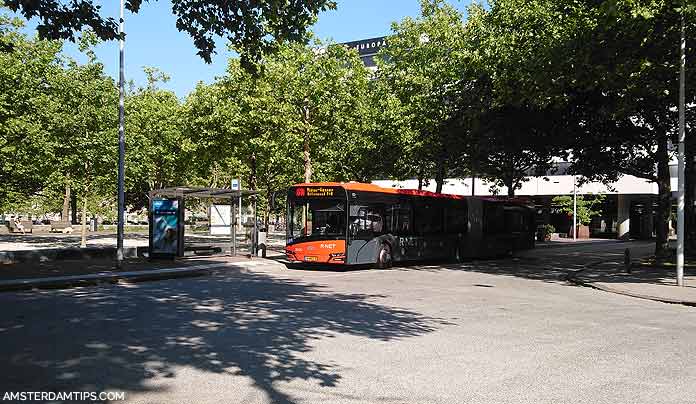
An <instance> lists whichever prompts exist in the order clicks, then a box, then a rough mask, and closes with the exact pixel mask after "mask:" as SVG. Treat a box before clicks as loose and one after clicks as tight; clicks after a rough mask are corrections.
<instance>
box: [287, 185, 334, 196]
mask: <svg viewBox="0 0 696 404" xmlns="http://www.w3.org/2000/svg"><path fill="white" fill-rule="evenodd" d="M335 193H336V189H335V188H326V187H312V188H310V187H307V188H296V189H295V196H298V197H320V198H321V197H330V196H334V195H335Z"/></svg>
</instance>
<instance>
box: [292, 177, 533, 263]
mask: <svg viewBox="0 0 696 404" xmlns="http://www.w3.org/2000/svg"><path fill="white" fill-rule="evenodd" d="M287 215H288V216H287V243H286V248H285V253H286V256H287V258H288V260H290V261H291V262H304V263H317V264H338V265H356V264H377V266H379V267H380V268H385V267H389V266H391V265H392V263H393V262H394V261H397V262H398V261H410V260H423V259H456V260H459V259H462V258H466V257H490V256H496V255H501V254H507V253H510V252H512V251H515V250H521V249H528V248H534V236H535V220H534V208H533V207H532V206H528V205H527V204H526V203H524V202H522V201H518V200H514V199H497V198H482V197H465V196H461V195H446V194H436V193H433V192H428V191H416V190H408V189H396V188H383V187H379V186H377V185H373V184H362V183H354V182H350V183H335V182H326V183H307V184H297V185H294V186H292V187H291V188H290V189H289V191H288V206H287Z"/></svg>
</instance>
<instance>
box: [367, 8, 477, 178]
mask: <svg viewBox="0 0 696 404" xmlns="http://www.w3.org/2000/svg"><path fill="white" fill-rule="evenodd" d="M392 30H393V31H394V34H393V35H391V36H390V37H389V38H388V40H387V41H388V46H387V47H386V48H385V49H384V50H383V51H382V52H381V54H380V57H379V58H378V66H379V72H378V81H379V82H380V84H378V85H377V86H375V87H376V91H377V92H378V93H380V94H385V95H381V96H380V101H381V102H380V104H382V105H383V106H384V109H380V110H384V111H386V112H387V115H386V117H387V119H391V120H392V122H385V123H383V125H384V127H383V129H382V130H384V132H386V133H394V132H400V134H399V135H397V136H399V137H398V138H397V140H398V141H397V144H396V146H397V150H399V151H400V153H399V154H400V155H399V156H392V158H393V159H394V160H393V164H395V165H396V166H397V167H399V169H398V170H397V172H398V173H399V174H400V176H417V177H419V178H430V177H431V175H436V176H437V175H439V177H440V178H444V175H446V173H449V172H450V171H452V170H451V168H456V167H457V162H458V160H459V159H460V158H461V155H462V153H463V150H462V147H461V146H462V144H463V142H462V141H461V138H460V135H461V133H458V132H457V131H456V130H455V128H454V127H453V126H452V125H451V120H452V119H454V116H455V114H456V111H457V109H458V105H456V103H455V102H453V94H452V92H453V89H454V88H455V87H456V85H457V84H458V83H459V82H460V80H461V79H462V77H463V76H464V73H465V69H466V67H467V64H468V63H469V62H470V60H469V54H468V50H467V48H466V44H465V41H464V26H463V23H462V15H461V13H459V12H458V11H457V10H456V9H455V8H454V7H452V6H450V5H448V4H446V3H445V2H444V1H441V0H423V1H421V16H420V17H419V18H417V19H412V18H408V17H407V18H405V19H404V20H402V21H401V22H399V23H394V24H393V25H392ZM393 117H398V118H396V119H394V118H393ZM383 122H384V121H383ZM448 168H450V169H448Z"/></svg>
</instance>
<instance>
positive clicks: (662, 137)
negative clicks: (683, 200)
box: [480, 0, 696, 255]
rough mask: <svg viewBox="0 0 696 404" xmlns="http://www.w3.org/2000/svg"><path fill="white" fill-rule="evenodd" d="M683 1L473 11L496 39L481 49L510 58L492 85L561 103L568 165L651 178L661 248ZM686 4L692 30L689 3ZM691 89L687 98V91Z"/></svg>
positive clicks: (553, 0) (596, 175)
mask: <svg viewBox="0 0 696 404" xmlns="http://www.w3.org/2000/svg"><path fill="white" fill-rule="evenodd" d="M683 4H684V3H683V2H682V1H677V0H667V1H659V2H642V1H634V0H605V1H600V2H581V1H577V2H567V1H559V0H535V1H522V0H497V1H494V2H492V3H491V7H490V10H489V11H486V12H485V13H484V16H485V18H482V19H481V20H480V21H482V24H481V25H480V27H481V28H480V31H481V32H484V33H485V32H490V33H492V34H490V35H485V36H483V37H485V38H489V39H488V40H487V42H486V43H488V44H493V46H492V47H490V49H497V51H495V52H490V51H489V52H487V55H489V56H493V55H494V56H495V57H494V58H499V59H500V60H503V61H506V62H505V65H507V66H508V68H500V67H498V68H496V69H495V70H494V71H495V72H496V75H497V76H496V77H497V79H496V80H495V82H494V83H493V87H494V88H495V89H498V90H496V91H498V93H499V94H501V95H502V98H503V99H506V98H507V99H513V100H518V101H517V103H518V104H519V103H520V101H522V102H524V103H528V104H530V105H536V106H538V107H540V108H546V107H549V106H551V107H553V108H554V109H555V110H556V111H560V114H561V116H562V120H561V122H564V123H565V125H564V130H563V132H561V133H563V135H564V136H563V138H565V139H563V141H562V142H561V145H563V144H564V142H565V144H566V145H567V146H565V148H567V150H568V151H569V152H571V153H570V156H571V157H572V161H573V170H574V172H575V173H577V174H581V175H584V176H586V177H587V178H589V179H599V180H604V181H610V180H615V179H616V178H618V176H620V175H623V174H631V175H635V176H637V177H639V178H645V179H648V180H650V181H654V182H656V183H657V185H658V193H659V195H658V201H659V212H658V220H657V240H656V248H655V249H656V254H658V255H661V254H664V253H665V252H666V249H667V226H668V219H669V213H670V210H671V208H670V206H671V199H670V185H669V178H670V177H669V162H670V159H671V157H672V152H671V150H670V149H671V147H670V142H671V141H673V136H674V128H675V127H676V125H675V118H676V108H675V107H676V101H677V97H676V94H677V91H676V89H677V78H678V75H677V71H678V70H677V61H678V50H679V48H678V46H677V44H678V43H679V32H678V31H679V20H680V18H679V17H680V14H679V10H680V7H681V6H682V5H683ZM688 12H689V13H690V14H689V18H687V21H689V27H688V28H687V31H689V32H691V31H692V30H693V29H694V28H695V27H694V18H692V17H693V13H694V12H693V10H691V11H688ZM511 45H513V46H511ZM689 46H690V47H689V49H688V50H687V52H688V53H692V52H693V44H690V45H689ZM486 48H487V47H483V49H486ZM506 49H507V52H506V51H505V50H506ZM510 62H512V63H513V64H510ZM505 65H503V66H505ZM515 65H517V66H518V67H517V68H511V67H513V66H515ZM690 75H693V70H691V73H690ZM693 79H696V77H693V78H691V77H690V78H688V79H687V81H693ZM510 83H512V84H514V85H510ZM506 89H507V90H506ZM689 97H690V98H689V99H687V104H689V103H691V104H693V102H695V101H696V99H694V94H693V93H690V94H689Z"/></svg>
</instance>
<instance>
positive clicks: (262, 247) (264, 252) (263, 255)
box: [256, 244, 266, 258]
mask: <svg viewBox="0 0 696 404" xmlns="http://www.w3.org/2000/svg"><path fill="white" fill-rule="evenodd" d="M259 250H261V258H266V244H259ZM256 256H258V253H257V254H256Z"/></svg>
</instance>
